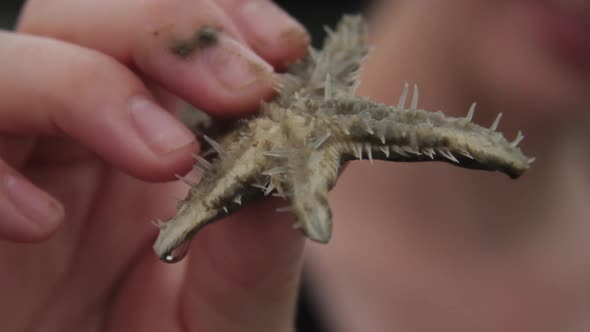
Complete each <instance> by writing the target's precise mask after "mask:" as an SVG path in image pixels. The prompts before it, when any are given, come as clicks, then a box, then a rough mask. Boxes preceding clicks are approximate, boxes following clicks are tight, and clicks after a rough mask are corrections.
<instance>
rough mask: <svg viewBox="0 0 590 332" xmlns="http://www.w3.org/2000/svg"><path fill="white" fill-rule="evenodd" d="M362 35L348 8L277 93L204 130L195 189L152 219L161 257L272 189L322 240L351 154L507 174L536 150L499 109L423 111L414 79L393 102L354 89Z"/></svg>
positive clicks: (171, 257)
mask: <svg viewBox="0 0 590 332" xmlns="http://www.w3.org/2000/svg"><path fill="white" fill-rule="evenodd" d="M365 40H366V27H365V23H364V21H363V19H362V18H361V17H360V16H345V17H344V18H343V19H342V20H341V22H340V23H339V24H338V26H337V28H336V30H335V31H328V37H327V39H326V41H325V42H324V47H323V49H322V51H316V50H313V49H312V50H310V52H309V54H308V55H307V56H306V57H305V58H303V59H302V60H301V61H300V62H298V63H296V64H294V65H292V66H290V67H289V69H288V72H287V73H285V74H281V76H280V79H279V83H278V86H277V91H278V94H277V96H276V97H275V98H273V99H272V100H270V101H269V102H265V103H262V105H261V106H260V110H259V113H258V115H257V116H255V117H253V118H250V119H247V120H243V121H241V122H240V123H239V125H237V126H236V128H235V129H233V130H231V131H229V132H228V133H227V134H225V135H224V136H222V137H220V138H218V139H216V140H214V139H211V138H209V137H207V136H205V140H206V141H207V142H208V143H209V145H210V146H211V147H212V151H214V152H215V153H214V157H213V158H208V159H205V158H203V157H200V156H195V158H196V159H197V160H198V166H199V167H200V169H201V171H202V177H201V180H200V182H199V183H197V184H195V183H190V181H187V182H189V184H190V185H191V189H190V190H189V192H188V195H187V197H186V198H185V199H183V200H181V201H179V203H178V206H177V213H176V216H174V217H173V218H172V219H170V220H169V221H157V222H156V224H157V226H158V227H159V228H160V233H159V235H158V238H157V240H156V242H155V244H154V250H155V252H156V254H157V255H158V256H159V257H160V258H161V259H162V260H163V261H165V262H170V263H172V262H176V261H178V260H180V259H182V258H183V256H184V255H185V253H186V248H187V247H188V245H189V243H190V240H191V239H192V237H193V236H194V235H195V234H196V233H197V232H198V231H199V230H200V229H201V228H203V227H204V226H205V225H207V224H208V223H211V222H212V221H215V220H217V219H220V218H223V217H224V216H226V215H228V214H229V213H232V212H233V211H236V210H237V209H239V208H240V207H242V206H243V205H244V204H245V203H247V202H248V201H250V200H252V199H255V198H257V197H260V196H262V195H269V194H273V195H275V196H280V197H283V198H285V199H287V200H289V201H290V206H289V207H288V208H285V209H281V210H282V211H283V210H284V211H290V212H292V213H294V215H295V217H296V220H297V222H296V224H295V225H294V228H296V229H299V230H301V231H302V232H303V233H304V234H305V235H306V236H307V237H308V238H310V239H312V240H314V241H317V242H321V243H326V242H328V241H329V240H330V236H331V231H332V218H331V212H330V207H329V205H328V192H329V191H330V190H331V189H332V187H334V185H335V184H336V180H337V177H338V174H339V171H340V169H341V167H342V165H343V164H344V163H345V162H346V161H348V160H352V159H363V158H366V159H367V160H369V161H372V160H373V159H380V160H389V161H404V162H418V161H444V162H448V163H451V164H453V165H455V166H459V167H464V168H472V169H482V170H490V171H501V172H503V173H505V174H507V175H508V176H510V177H511V178H517V177H519V176H520V175H521V174H522V173H523V172H525V171H526V170H527V169H528V168H529V165H530V163H531V162H532V158H528V157H527V156H525V155H524V154H523V153H522V152H521V150H520V149H519V148H518V147H517V145H518V144H519V142H520V141H521V140H522V138H523V136H522V134H521V133H520V132H519V133H518V135H517V137H516V139H514V141H512V142H509V141H507V140H506V139H505V138H504V137H503V136H502V134H500V133H498V132H497V131H496V129H497V127H498V123H499V120H500V118H501V114H499V116H498V117H497V118H496V121H494V123H493V124H492V125H491V127H489V128H484V127H481V126H478V125H476V124H474V123H473V122H472V118H473V113H474V109H475V107H474V106H475V104H474V105H473V106H472V107H471V108H470V109H469V111H468V112H467V115H466V116H465V117H462V118H452V117H447V116H445V115H444V114H442V113H441V112H436V113H434V112H429V111H425V110H421V109H418V90H417V87H415V86H414V91H413V93H412V96H411V97H410V96H409V93H408V90H409V89H408V87H407V86H406V87H405V89H404V91H403V92H402V95H401V97H400V101H399V103H398V105H395V106H389V105H383V104H379V103H376V102H373V101H371V100H368V99H366V98H362V97H357V96H356V95H355V90H356V86H357V85H358V71H359V67H360V64H361V62H362V60H363V58H364V57H365V56H366V54H367V46H366V44H365ZM408 99H411V100H408Z"/></svg>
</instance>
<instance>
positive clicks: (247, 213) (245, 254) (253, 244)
mask: <svg viewBox="0 0 590 332" xmlns="http://www.w3.org/2000/svg"><path fill="white" fill-rule="evenodd" d="M271 205H272V204H269V201H267V200H265V201H259V202H253V203H252V204H251V205H250V206H248V207H247V208H245V209H244V210H241V211H239V212H237V213H236V214H235V216H232V217H231V218H228V220H223V221H220V222H218V223H217V224H213V225H211V226H209V227H208V228H206V229H204V230H203V232H202V234H199V235H197V236H196V237H195V239H194V240H193V244H192V248H191V252H190V253H189V256H188V260H189V262H188V263H189V265H188V267H187V269H188V271H187V276H186V279H185V286H184V289H183V291H182V294H183V295H184V298H183V300H182V304H183V306H182V307H181V317H183V318H184V320H185V322H184V323H185V326H187V327H188V331H257V332H266V331H269V332H270V331H272V332H280V331H292V330H293V322H294V312H295V302H296V298H297V293H298V285H299V277H300V271H301V265H302V252H303V243H304V242H303V241H304V240H303V236H302V235H301V233H300V232H297V231H295V230H293V228H292V226H291V225H292V223H293V222H292V221H291V222H288V221H287V220H284V219H286V218H285V217H284V216H280V219H282V220H277V219H279V216H278V215H277V213H276V212H275V211H274V209H270V208H269V206H271Z"/></svg>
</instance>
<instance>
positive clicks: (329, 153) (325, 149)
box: [286, 139, 340, 243]
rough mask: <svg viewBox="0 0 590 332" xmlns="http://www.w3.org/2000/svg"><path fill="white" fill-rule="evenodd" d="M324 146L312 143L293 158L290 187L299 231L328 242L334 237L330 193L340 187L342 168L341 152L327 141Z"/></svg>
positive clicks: (314, 238) (290, 159)
mask: <svg viewBox="0 0 590 332" xmlns="http://www.w3.org/2000/svg"><path fill="white" fill-rule="evenodd" d="M325 141H326V142H324V143H323V145H322V146H321V147H318V146H317V144H313V143H312V144H310V145H309V146H307V147H306V148H305V149H301V150H298V151H296V152H294V153H292V154H291V155H290V157H289V166H290V168H289V177H288V178H287V179H286V181H287V184H286V187H287V188H289V190H290V193H289V195H288V196H289V198H290V200H291V211H292V212H293V213H294V214H295V217H296V219H297V224H295V228H299V229H301V231H302V232H303V233H304V234H305V235H306V236H307V237H308V238H309V239H311V240H313V241H316V242H320V243H327V242H328V241H329V240H330V237H331V234H332V213H331V210H330V206H329V204H328V192H329V191H330V190H331V189H332V188H333V187H334V185H335V184H336V180H337V177H338V173H339V169H340V156H339V154H338V151H337V150H336V149H335V148H334V147H333V146H332V145H331V144H330V143H329V142H328V141H329V139H327V140H325Z"/></svg>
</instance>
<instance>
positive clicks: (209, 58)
mask: <svg viewBox="0 0 590 332" xmlns="http://www.w3.org/2000/svg"><path fill="white" fill-rule="evenodd" d="M205 51H206V52H205V54H203V59H204V61H205V62H206V63H205V68H207V69H208V70H210V71H211V72H212V74H213V76H214V77H216V78H217V80H218V81H219V82H220V83H221V85H223V86H224V87H225V88H226V89H228V90H230V91H231V90H234V91H235V90H238V89H243V88H245V87H247V86H250V85H253V84H257V83H259V82H260V81H265V80H269V79H271V74H272V72H273V68H272V66H271V65H270V64H268V63H267V62H266V61H264V60H263V59H262V58H260V57H259V56H258V55H256V53H254V52H253V51H252V50H250V49H249V48H247V47H246V46H244V45H242V44H241V43H239V42H238V41H236V40H234V39H232V38H231V37H229V36H227V35H224V34H221V35H220V36H219V44H218V45H217V46H216V47H211V48H207V49H206V50H205Z"/></svg>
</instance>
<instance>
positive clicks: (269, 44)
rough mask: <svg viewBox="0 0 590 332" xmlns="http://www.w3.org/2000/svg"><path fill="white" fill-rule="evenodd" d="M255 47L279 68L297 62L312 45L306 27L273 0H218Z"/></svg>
mask: <svg viewBox="0 0 590 332" xmlns="http://www.w3.org/2000/svg"><path fill="white" fill-rule="evenodd" d="M217 3H218V4H219V5H220V6H221V7H222V8H223V9H224V10H225V12H226V13H227V14H228V15H229V16H230V17H231V18H232V20H233V21H234V23H235V24H236V26H237V27H238V29H239V31H240V33H241V34H242V36H243V37H244V39H245V40H246V42H247V43H248V45H249V46H250V47H252V49H253V50H254V51H255V52H256V53H258V54H259V55H260V56H262V57H263V58H264V59H266V60H267V61H269V62H270V63H271V64H273V65H274V66H275V67H278V68H283V67H284V66H285V64H288V63H292V62H295V61H296V60H297V59H299V58H300V57H302V56H303V55H304V54H305V53H306V52H307V48H308V46H309V42H310V37H309V34H308V33H307V31H306V30H305V28H304V27H303V26H302V25H301V24H300V23H299V22H297V21H296V20H295V19H293V18H292V17H291V16H290V15H288V14H287V13H286V12H285V11H284V10H282V9H281V8H280V7H279V6H277V5H276V4H274V3H273V2H272V1H269V0H246V1H245V0H217Z"/></svg>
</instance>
